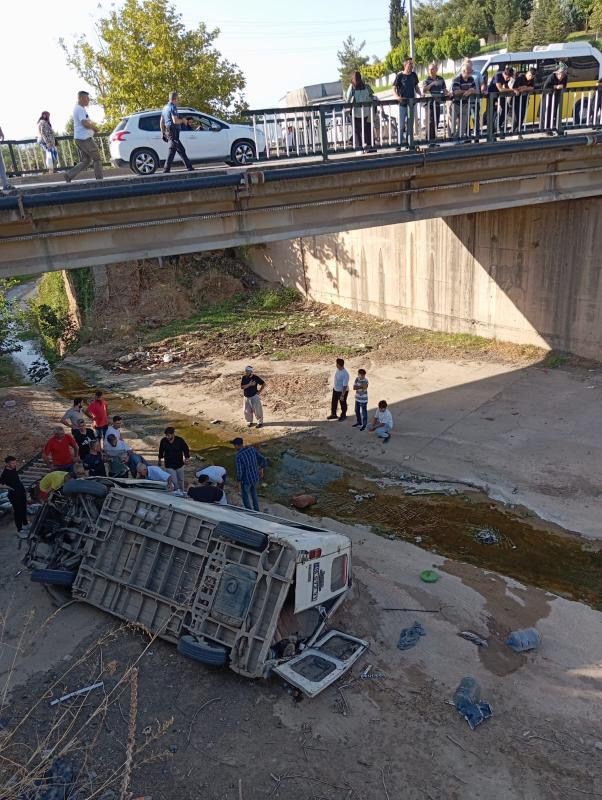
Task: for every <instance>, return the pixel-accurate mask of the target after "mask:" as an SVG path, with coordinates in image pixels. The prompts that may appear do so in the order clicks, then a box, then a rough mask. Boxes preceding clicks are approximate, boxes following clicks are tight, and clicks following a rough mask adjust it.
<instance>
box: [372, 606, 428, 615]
mask: <svg viewBox="0 0 602 800" xmlns="http://www.w3.org/2000/svg"><path fill="white" fill-rule="evenodd" d="M441 608H443V606H441ZM441 608H383V611H413V612H414V613H415V614H438V613H439V612H440V611H441Z"/></svg>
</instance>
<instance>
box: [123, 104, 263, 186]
mask: <svg viewBox="0 0 602 800" xmlns="http://www.w3.org/2000/svg"><path fill="white" fill-rule="evenodd" d="M178 111H179V113H180V115H181V116H183V117H186V118H187V119H189V120H190V121H191V122H190V124H189V125H186V126H182V129H181V132H180V140H181V142H182V144H183V145H184V147H185V148H186V153H187V155H188V158H189V159H190V160H191V161H192V162H193V164H194V163H199V162H202V161H225V162H226V163H228V164H234V165H235V166H243V165H244V164H249V163H250V162H251V161H254V160H255V159H256V158H257V156H258V155H259V156H261V155H262V154H263V153H264V152H265V136H264V134H263V133H262V131H260V130H259V129H257V131H254V130H253V127H252V126H250V125H231V124H230V123H229V122H223V120H221V119H217V118H216V117H211V116H209V115H208V114H203V113H202V112H201V111H197V110H196V109H195V108H181V107H179V108H178ZM160 119H161V111H160V110H157V109H155V110H153V111H139V112H137V113H136V114H130V116H129V117H124V118H123V119H122V120H121V122H120V123H119V125H117V127H116V128H115V130H114V131H113V133H112V134H111V140H110V143H111V161H112V162H113V164H114V165H115V166H116V167H125V166H129V167H130V169H131V170H132V172H135V173H137V174H138V175H152V174H153V172H156V171H157V169H158V168H159V166H161V165H162V164H164V163H165V161H166V159H167V151H168V147H169V146H168V144H166V143H165V142H164V141H163V139H162V138H161V129H160V125H159V122H160ZM174 163H176V164H177V163H181V160H180V158H179V157H178V156H177V155H176V158H175V161H174Z"/></svg>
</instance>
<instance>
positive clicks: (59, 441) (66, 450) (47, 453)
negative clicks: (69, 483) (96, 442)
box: [42, 425, 79, 472]
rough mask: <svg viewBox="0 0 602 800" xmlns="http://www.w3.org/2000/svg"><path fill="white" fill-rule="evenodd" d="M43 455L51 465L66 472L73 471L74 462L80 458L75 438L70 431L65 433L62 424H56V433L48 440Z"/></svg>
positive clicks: (54, 468)
mask: <svg viewBox="0 0 602 800" xmlns="http://www.w3.org/2000/svg"><path fill="white" fill-rule="evenodd" d="M42 455H43V456H44V461H45V462H46V464H48V466H49V467H51V468H52V469H53V470H62V471H64V472H72V471H73V464H74V463H75V461H78V460H79V457H78V455H77V443H76V441H75V439H74V438H73V436H71V434H70V433H65V429H64V428H63V427H61V426H60V425H57V426H56V428H55V429H54V434H53V435H52V436H51V437H50V439H48V441H47V442H46V446H45V447H44V452H43V454H42Z"/></svg>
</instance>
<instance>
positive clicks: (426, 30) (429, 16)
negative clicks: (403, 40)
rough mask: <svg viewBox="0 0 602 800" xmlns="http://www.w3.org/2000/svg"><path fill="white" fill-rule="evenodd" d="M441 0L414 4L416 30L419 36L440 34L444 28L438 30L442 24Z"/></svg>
mask: <svg viewBox="0 0 602 800" xmlns="http://www.w3.org/2000/svg"><path fill="white" fill-rule="evenodd" d="M442 7H443V5H442V3H441V0H426V2H424V3H420V5H417V4H415V6H414V30H415V32H416V36H417V37H422V36H438V35H440V34H441V33H442V32H443V29H441V30H437V27H438V26H439V25H440V24H441V23H440V19H441V9H442Z"/></svg>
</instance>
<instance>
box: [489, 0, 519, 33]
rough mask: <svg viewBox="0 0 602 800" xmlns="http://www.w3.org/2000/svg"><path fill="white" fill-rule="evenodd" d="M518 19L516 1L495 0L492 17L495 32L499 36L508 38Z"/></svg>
mask: <svg viewBox="0 0 602 800" xmlns="http://www.w3.org/2000/svg"><path fill="white" fill-rule="evenodd" d="M519 19H520V8H519V5H518V0H497V3H496V4H495V14H494V17H493V21H494V25H495V32H496V33H497V34H498V35H499V36H505V37H506V38H507V37H508V35H509V33H510V31H511V30H512V28H513V26H514V25H515V23H516V22H518V20H519Z"/></svg>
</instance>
